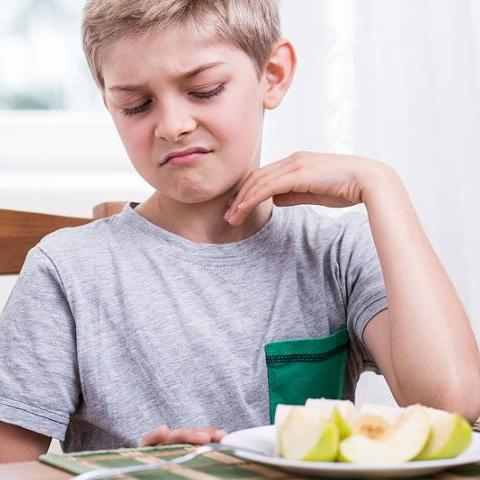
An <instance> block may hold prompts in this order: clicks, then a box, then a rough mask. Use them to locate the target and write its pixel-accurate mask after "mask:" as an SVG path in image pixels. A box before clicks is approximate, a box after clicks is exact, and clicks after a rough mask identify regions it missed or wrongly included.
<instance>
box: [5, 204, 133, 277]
mask: <svg viewBox="0 0 480 480" xmlns="http://www.w3.org/2000/svg"><path fill="white" fill-rule="evenodd" d="M124 205H125V202H106V203H101V204H99V205H96V206H95V207H94V208H93V217H92V218H79V217H64V216H60V215H49V214H45V213H35V212H22V211H19V210H2V209H0V275H6V274H17V273H19V272H20V270H21V269H22V265H23V262H24V261H25V257H26V256H27V252H28V251H29V250H30V249H31V248H32V247H33V246H34V245H36V244H37V243H38V242H39V241H40V240H41V239H42V237H44V236H45V235H47V234H49V233H51V232H53V231H55V230H58V229H60V228H64V227H77V226H79V225H85V224H86V223H90V222H92V221H93V220H96V219H98V218H103V217H109V216H111V215H113V214H115V213H118V212H120V211H121V210H122V209H123V207H124Z"/></svg>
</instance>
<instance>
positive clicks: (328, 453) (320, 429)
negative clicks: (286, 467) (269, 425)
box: [280, 407, 339, 462]
mask: <svg viewBox="0 0 480 480" xmlns="http://www.w3.org/2000/svg"><path fill="white" fill-rule="evenodd" d="M310 412H311V410H310ZM315 416H316V418H315ZM280 436H281V445H282V453H283V456H284V458H286V459H288V460H304V461H313V462H330V461H333V460H335V458H336V457H337V453H338V442H339V436H338V427H337V426H336V425H335V424H334V423H333V422H331V421H328V420H324V419H322V418H321V417H320V416H318V415H315V414H314V416H313V417H312V415H311V413H309V409H305V408H304V409H303V410H302V409H301V407H295V408H292V409H291V410H290V412H289V413H288V415H287V418H286V420H285V423H284V424H283V427H282V430H281V433H280Z"/></svg>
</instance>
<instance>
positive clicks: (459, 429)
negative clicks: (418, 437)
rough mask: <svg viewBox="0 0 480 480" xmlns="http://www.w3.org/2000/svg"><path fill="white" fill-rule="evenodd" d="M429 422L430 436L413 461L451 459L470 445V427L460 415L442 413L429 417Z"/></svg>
mask: <svg viewBox="0 0 480 480" xmlns="http://www.w3.org/2000/svg"><path fill="white" fill-rule="evenodd" d="M442 414H443V415H442ZM430 420H431V427H430V436H429V438H428V440H427V443H426V444H425V446H424V448H423V449H422V451H421V452H420V453H419V454H418V455H417V456H416V457H415V458H414V460H440V459H442V458H453V457H456V456H458V455H460V454H461V453H462V452H464V451H465V450H466V448H467V447H468V446H469V445H470V442H471V441H472V427H471V426H470V424H469V423H468V422H467V421H466V420H465V419H464V418H463V417H462V416H461V415H458V414H457V413H446V412H442V413H441V414H438V415H435V414H434V415H431V416H430Z"/></svg>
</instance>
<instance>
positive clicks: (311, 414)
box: [274, 404, 327, 456]
mask: <svg viewBox="0 0 480 480" xmlns="http://www.w3.org/2000/svg"><path fill="white" fill-rule="evenodd" d="M294 408H296V409H297V410H298V411H300V412H301V413H302V415H303V416H304V418H305V419H306V420H308V421H309V422H311V423H316V422H319V421H320V420H327V418H325V417H323V415H322V414H321V412H320V411H318V410H315V409H311V408H307V407H305V406H303V405H285V404H278V405H277V408H276V410H275V420H274V423H275V455H278V456H282V455H283V448H282V431H283V428H284V426H285V421H286V419H287V417H288V414H289V413H290V412H291V410H292V409H294Z"/></svg>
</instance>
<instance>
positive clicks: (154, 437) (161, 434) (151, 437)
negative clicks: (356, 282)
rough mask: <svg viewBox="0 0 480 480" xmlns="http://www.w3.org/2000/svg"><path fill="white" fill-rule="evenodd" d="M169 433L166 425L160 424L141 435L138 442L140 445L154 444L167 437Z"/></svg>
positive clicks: (161, 441) (163, 440)
mask: <svg viewBox="0 0 480 480" xmlns="http://www.w3.org/2000/svg"><path fill="white" fill-rule="evenodd" d="M169 434H170V429H169V428H168V425H161V426H160V427H159V428H157V429H156V430H154V431H153V432H150V433H148V434H147V435H145V437H143V439H142V441H141V442H140V447H146V446H154V445H158V444H159V443H163V442H165V440H166V439H167V438H168V436H169Z"/></svg>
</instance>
